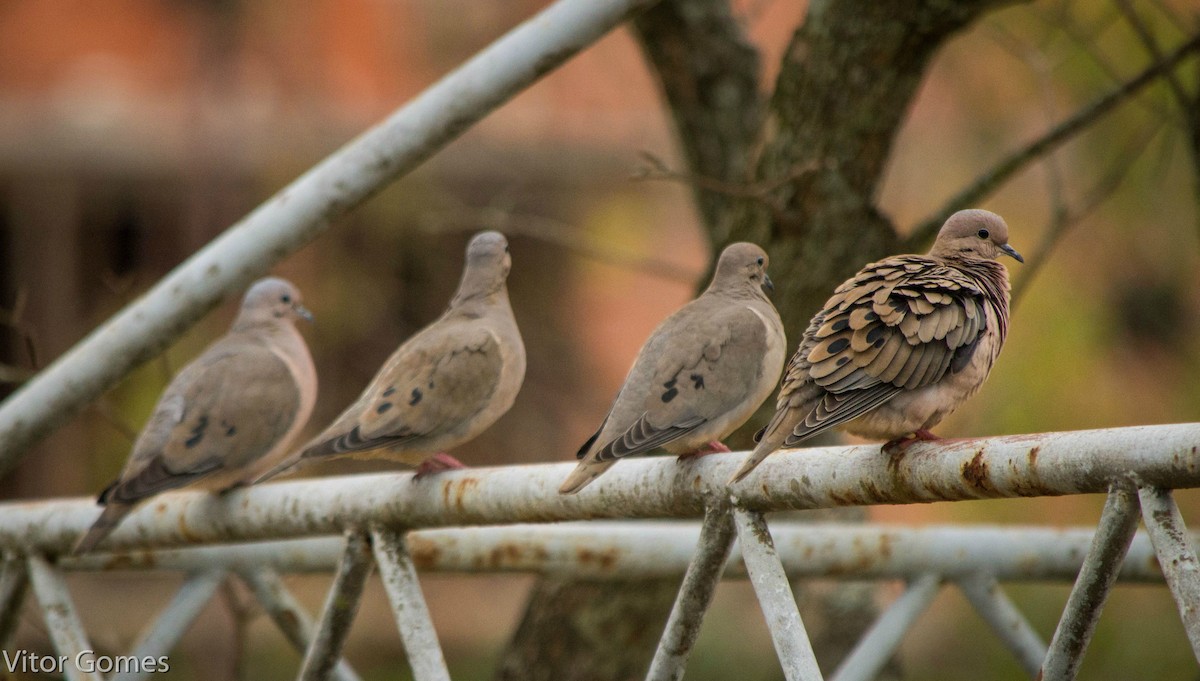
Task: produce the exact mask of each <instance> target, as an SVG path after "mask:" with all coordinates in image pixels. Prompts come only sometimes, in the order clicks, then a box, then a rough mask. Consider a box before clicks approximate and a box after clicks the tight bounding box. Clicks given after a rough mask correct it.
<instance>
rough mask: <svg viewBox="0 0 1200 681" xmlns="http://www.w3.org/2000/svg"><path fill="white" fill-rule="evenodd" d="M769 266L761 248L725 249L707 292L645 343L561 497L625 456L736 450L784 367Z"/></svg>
mask: <svg viewBox="0 0 1200 681" xmlns="http://www.w3.org/2000/svg"><path fill="white" fill-rule="evenodd" d="M766 269H767V254H766V253H765V252H764V251H763V250H762V249H761V248H759V247H758V246H755V245H754V244H750V243H736V244H732V245H730V246H729V247H727V248H726V249H725V250H724V251H723V252H722V253H721V257H720V259H719V260H718V261H717V268H716V272H715V273H714V274H713V279H712V283H710V284H709V286H708V288H707V289H706V290H705V291H704V293H702V294H701V295H700V296H699V297H698V298H696V299H695V300H693V301H692V302H690V303H688V304H687V305H685V306H683V307H682V308H680V309H679V310H678V311H676V312H675V313H674V314H672V315H671V316H670V317H667V318H666V319H665V320H664V321H663V322H662V323H661V324H659V326H658V328H656V329H655V330H654V332H653V333H652V334H651V335H650V338H649V339H648V340H647V341H646V343H645V345H643V346H642V349H641V351H639V352H638V355H637V358H636V359H635V360H634V362H633V368H632V369H630V370H629V375H628V376H627V377H626V378H625V384H624V385H623V386H622V387H621V390H620V392H618V393H617V397H616V400H614V402H613V405H612V408H611V409H610V410H609V412H608V415H607V416H606V417H605V418H604V421H603V423H601V424H600V428H599V430H597V431H596V433H595V434H594V435H592V437H591V439H589V440H588V441H587V442H585V443H584V444H583V446H582V447H580V449H579V453H578V455H577V456H578V458H579V459H581V461H580V462H579V465H578V466H577V467H576V468H575V470H574V471H573V472H572V473H571V475H570V476H569V477H568V478H567V479H566V481H565V482H563V484H562V487H560V488H559V490H558V491H559V493H560V494H573V493H575V492H578V491H579V490H581V489H583V488H584V487H585V486H586V485H587V484H588V483H590V482H591V481H592V480H595V479H596V478H597V477H599V476H600V474H601V473H603V472H604V471H605V470H607V469H608V468H609V467H611V466H612V465H613V464H615V463H616V462H617V459H619V458H621V457H623V456H629V455H631V454H641V453H644V452H649V451H651V450H654V449H664V450H666V451H667V452H669V453H671V454H679V455H681V456H680V458H681V459H683V458H687V457H690V456H697V455H702V454H707V453H712V452H728V451H729V448H728V447H726V446H725V445H724V444H722V443H721V440H722V439H724V438H725V437H726V436H728V435H729V434H730V433H732V432H733V431H735V430H737V429H738V428H739V427H740V426H741V425H742V424H743V423H745V422H746V420H747V419H749V418H750V415H751V414H753V413H754V410H755V409H758V407H759V405H761V404H762V403H763V401H765V400H766V399H767V398H768V397H770V395H771V391H772V390H774V389H775V384H776V382H777V381H778V380H779V374H780V372H782V371H783V360H784V356H785V354H786V351H787V341H786V340H785V338H784V332H783V323H782V322H781V321H780V319H779V313H778V312H776V310H775V306H774V305H772V304H771V301H770V300H768V299H767V295H766V293H765V290H772V289H773V288H774V287H773V286H772V284H771V279H770V278H769V277H768V276H767V272H766Z"/></svg>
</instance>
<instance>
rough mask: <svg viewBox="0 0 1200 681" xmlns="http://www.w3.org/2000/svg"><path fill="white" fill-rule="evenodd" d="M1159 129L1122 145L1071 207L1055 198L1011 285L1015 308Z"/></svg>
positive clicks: (1114, 189)
mask: <svg viewBox="0 0 1200 681" xmlns="http://www.w3.org/2000/svg"><path fill="white" fill-rule="evenodd" d="M1162 128H1163V124H1162V123H1161V122H1160V123H1156V124H1154V125H1151V126H1149V127H1148V128H1147V129H1146V130H1145V131H1142V132H1139V133H1138V134H1137V135H1134V136H1133V137H1132V138H1131V140H1130V141H1129V142H1127V143H1126V144H1125V145H1124V147H1123V151H1122V153H1121V154H1118V158H1119V159H1120V160H1119V161H1118V162H1117V163H1115V164H1113V166H1112V167H1111V168H1109V170H1108V172H1106V173H1105V174H1104V175H1103V176H1102V177H1101V178H1100V179H1099V180H1097V181H1096V183H1095V184H1093V185H1092V187H1091V188H1090V189H1089V190H1088V191H1087V193H1086V194H1085V195H1084V197H1083V198H1082V199H1081V200H1080V201H1079V203H1078V205H1076V206H1075V207H1073V208H1072V207H1069V206H1068V205H1067V204H1066V202H1065V200H1063V199H1062V198H1061V196H1059V198H1057V199H1056V200H1055V202H1054V208H1053V210H1052V213H1051V216H1050V224H1049V225H1048V226H1047V227H1046V231H1045V233H1044V235H1043V236H1042V241H1041V243H1039V244H1038V246H1037V248H1036V249H1034V250H1033V251H1032V252H1031V254H1030V255H1029V257H1027V258H1026V260H1025V264H1024V265H1023V266H1022V267H1021V277H1020V278H1019V279H1017V281H1016V282H1015V283H1014V284H1013V291H1012V299H1013V305H1014V307H1015V306H1016V305H1017V304H1019V303H1020V301H1021V300H1022V299H1023V298H1024V296H1025V292H1026V291H1027V290H1028V289H1029V286H1030V285H1031V284H1032V283H1033V280H1034V278H1035V277H1037V275H1038V273H1039V272H1041V269H1042V266H1043V265H1045V264H1046V261H1047V260H1048V259H1049V257H1050V255H1051V254H1052V253H1053V251H1054V249H1055V248H1057V247H1058V244H1059V243H1060V242H1061V241H1062V239H1063V237H1065V236H1066V235H1067V233H1069V232H1070V231H1071V229H1072V228H1074V227H1075V226H1076V225H1078V224H1079V223H1080V222H1082V221H1083V220H1084V219H1085V218H1086V217H1087V216H1088V215H1090V214H1091V213H1092V211H1094V210H1095V209H1096V208H1098V207H1099V206H1100V204H1102V203H1104V202H1105V201H1106V200H1108V199H1109V198H1110V197H1111V196H1112V195H1113V193H1114V192H1115V191H1116V190H1117V188H1118V187H1120V186H1121V183H1122V182H1124V181H1125V178H1126V177H1127V176H1128V175H1129V171H1130V170H1131V169H1132V168H1133V166H1134V165H1135V164H1136V163H1137V161H1138V159H1140V158H1141V157H1142V155H1143V154H1145V153H1146V151H1147V150H1148V149H1149V148H1150V143H1151V142H1152V141H1153V140H1154V138H1155V137H1156V136H1157V135H1158V134H1159V133H1160V132H1161V131H1162Z"/></svg>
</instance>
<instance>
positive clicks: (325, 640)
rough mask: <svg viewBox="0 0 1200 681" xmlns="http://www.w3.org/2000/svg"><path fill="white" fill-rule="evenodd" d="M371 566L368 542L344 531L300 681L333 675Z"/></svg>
mask: <svg viewBox="0 0 1200 681" xmlns="http://www.w3.org/2000/svg"><path fill="white" fill-rule="evenodd" d="M371 565H372V560H371V541H370V539H369V538H368V537H367V535H366V534H365V533H364V532H360V531H357V530H350V531H347V532H346V550H345V553H343V554H342V562H341V563H340V564H339V565H338V570H337V574H335V575H334V576H333V586H331V587H330V589H329V595H328V596H327V597H326V598H325V607H324V608H323V609H322V610H321V620H320V622H318V624H317V631H316V633H315V634H314V635H313V638H312V642H311V643H309V645H308V652H306V653H305V654H304V664H303V665H301V667H300V676H299V677H298V678H299V679H300V681H324V680H325V679H328V678H329V677H330V675H331V674H332V673H333V669H334V667H335V666H336V665H337V661H338V658H339V657H341V655H342V646H343V645H345V643H346V636H347V635H349V633H350V625H352V624H353V623H354V615H355V614H357V613H358V605H359V603H360V602H361V601H362V591H363V587H364V586H365V585H366V583H367V577H368V576H369V575H370V574H371Z"/></svg>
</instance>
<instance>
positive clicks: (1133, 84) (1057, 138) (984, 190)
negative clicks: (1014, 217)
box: [907, 35, 1200, 249]
mask: <svg viewBox="0 0 1200 681" xmlns="http://www.w3.org/2000/svg"><path fill="white" fill-rule="evenodd" d="M1197 49H1200V35H1195V36H1192V38H1191V39H1189V40H1188V41H1187V42H1185V43H1184V44H1183V45H1181V46H1179V47H1178V48H1176V49H1175V51H1174V52H1172V53H1171V54H1170V55H1169V56H1167V57H1166V58H1165V59H1163V60H1162V61H1160V62H1157V63H1155V64H1152V65H1151V66H1149V67H1148V68H1146V70H1144V71H1142V72H1141V73H1140V74H1138V75H1137V76H1136V77H1134V78H1132V79H1131V80H1129V81H1127V82H1125V83H1124V84H1123V85H1121V86H1120V87H1118V88H1116V89H1115V90H1113V91H1112V92H1109V93H1108V94H1106V95H1104V96H1103V97H1101V98H1100V99H1098V100H1096V101H1095V102H1093V103H1092V104H1090V105H1088V106H1085V107H1084V108H1082V109H1080V110H1079V111H1077V112H1076V113H1075V115H1074V116H1072V117H1071V118H1068V119H1067V120H1065V121H1063V122H1062V123H1059V124H1058V125H1057V126H1056V127H1054V128H1053V129H1051V130H1050V131H1049V132H1047V133H1046V134H1045V135H1043V136H1042V137H1040V138H1038V139H1036V140H1034V141H1033V142H1031V143H1029V144H1027V145H1026V146H1025V147H1023V148H1021V149H1019V150H1017V151H1016V152H1014V153H1012V154H1010V155H1009V156H1008V157H1007V158H1005V159H1004V160H1003V161H1001V162H1000V163H997V164H996V165H995V166H993V167H992V168H991V169H990V170H988V171H987V172H985V173H983V174H982V175H980V176H979V177H978V178H976V180H975V181H974V182H972V183H971V184H969V185H968V186H967V187H966V188H965V189H963V190H962V191H960V192H959V193H958V194H956V195H955V196H954V197H953V198H951V199H950V200H949V201H948V202H946V204H945V205H944V206H943V207H942V208H941V209H939V210H938V211H937V212H935V213H934V214H933V215H931V216H929V217H928V218H926V219H925V220H923V221H922V222H921V223H920V224H918V226H917V227H916V228H914V229H913V231H912V233H911V235H910V236H909V237H908V239H907V242H908V245H909V246H910V248H914V249H916V248H920V247H921V246H922V245H924V244H926V243H928V242H929V241H930V240H931V239H932V238H933V236H934V235H935V234H937V230H938V229H939V228H940V227H941V226H942V223H943V222H944V221H945V219H946V217H947V216H949V215H950V214H951V213H954V212H955V211H958V210H962V209H964V208H968V207H970V206H973V205H975V204H977V203H979V202H980V201H981V200H983V198H984V197H986V196H988V195H990V194H991V193H992V192H994V191H995V190H996V189H997V188H998V187H999V186H1000V185H1002V184H1004V183H1005V182H1007V181H1008V180H1009V179H1010V178H1012V177H1013V176H1014V175H1015V174H1016V173H1018V172H1019V171H1021V170H1023V169H1024V168H1025V167H1026V166H1028V165H1029V164H1030V163H1032V162H1033V161H1036V160H1037V159H1039V158H1040V157H1042V156H1043V155H1045V154H1046V153H1048V152H1050V151H1052V150H1054V149H1056V148H1058V147H1059V146H1060V145H1062V144H1063V143H1064V142H1066V141H1067V140H1069V139H1071V138H1072V137H1074V136H1075V135H1077V134H1078V133H1080V132H1082V131H1083V130H1086V129H1087V128H1088V126H1090V125H1091V124H1092V123H1095V122H1096V121H1097V120H1099V119H1100V118H1101V117H1102V116H1104V114H1106V113H1108V112H1109V111H1111V110H1112V109H1113V108H1114V107H1116V106H1117V105H1118V104H1120V103H1122V102H1123V101H1125V100H1127V99H1129V98H1130V97H1132V96H1133V95H1134V94H1136V93H1137V92H1139V91H1140V90H1142V89H1143V88H1145V87H1146V86H1147V85H1149V84H1150V83H1153V82H1154V81H1155V80H1156V79H1157V78H1158V77H1160V76H1161V75H1162V74H1164V73H1166V72H1167V71H1169V70H1170V69H1172V68H1174V67H1175V66H1176V65H1177V64H1178V63H1179V62H1180V61H1182V60H1183V59H1184V58H1185V57H1187V56H1188V55H1190V54H1191V53H1192V52H1195V51H1196V50H1197Z"/></svg>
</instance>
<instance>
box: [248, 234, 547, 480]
mask: <svg viewBox="0 0 1200 681" xmlns="http://www.w3.org/2000/svg"><path fill="white" fill-rule="evenodd" d="M511 267H512V259H511V257H510V256H509V253H508V241H507V240H506V239H505V238H504V236H503V235H502V234H500V233H498V232H482V233H480V234H477V235H476V236H475V237H474V238H472V239H471V242H470V244H468V246H467V256H466V267H465V268H464V270H463V275H462V281H461V283H460V284H459V287H458V292H457V293H455V294H454V298H453V299H452V300H451V301H450V307H449V309H447V310H446V311H445V313H443V314H442V316H441V317H440V318H438V319H437V321H435V322H433V323H432V324H430V325H429V326H427V327H425V328H424V329H422V330H421V331H419V332H418V333H417V334H416V335H414V336H413V337H412V338H410V339H408V341H406V342H405V343H404V344H403V345H401V346H400V348H399V349H397V350H396V352H395V353H393V354H392V356H391V357H389V358H388V360H387V362H385V363H384V365H383V367H382V368H381V369H380V370H379V373H377V374H376V375H375V378H374V379H372V380H371V383H370V384H369V385H368V386H367V388H366V390H364V391H363V392H362V395H360V396H359V398H358V400H357V401H356V402H354V403H353V404H352V405H350V407H349V408H347V409H346V410H345V411H344V412H342V414H341V416H338V417H337V419H336V420H334V422H333V423H332V424H331V425H330V426H329V427H328V428H326V429H325V430H324V431H323V432H322V433H321V434H320V435H318V436H317V437H315V438H313V439H312V440H311V441H310V442H309V443H308V444H307V445H305V446H304V448H303V449H301V450H300V451H299V452H297V453H296V454H294V455H293V456H291V457H289V458H288V460H286V461H284V462H283V464H282V465H280V466H278V467H277V468H276V469H274V470H272V471H270V472H269V473H267V474H266V475H263V476H262V477H261V478H259V481H261V480H265V479H267V478H269V477H272V476H274V475H276V474H278V473H281V472H283V471H284V470H286V469H289V468H292V467H295V466H298V465H304V464H307V463H310V462H313V461H317V460H328V459H330V458H333V457H338V456H342V455H350V456H355V457H359V458H383V459H391V460H394V461H399V462H401V463H405V464H408V465H410V466H419V469H418V475H422V474H427V473H432V472H436V471H439V470H445V469H447V468H461V467H462V464H461V463H459V462H458V461H457V460H456V459H454V458H453V457H451V456H450V455H448V454H446V453H445V450H447V449H450V448H453V447H457V446H458V445H460V444H463V443H465V442H467V441H469V440H471V439H473V438H475V437H476V436H477V435H479V434H480V433H481V432H483V431H484V430H485V429H487V428H488V427H489V426H491V425H492V424H493V423H495V421H496V420H497V419H499V418H500V417H501V416H503V415H504V413H505V412H507V411H508V409H509V407H511V406H512V404H513V401H514V400H516V397H517V392H518V391H520V389H521V383H522V381H523V380H524V378H525V346H524V344H523V343H522V341H521V334H520V332H519V331H518V330H517V322H516V320H515V319H514V318H513V313H512V307H510V306H509V302H508V289H507V287H506V285H505V282H506V280H507V278H508V272H509V269H510V268H511Z"/></svg>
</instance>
